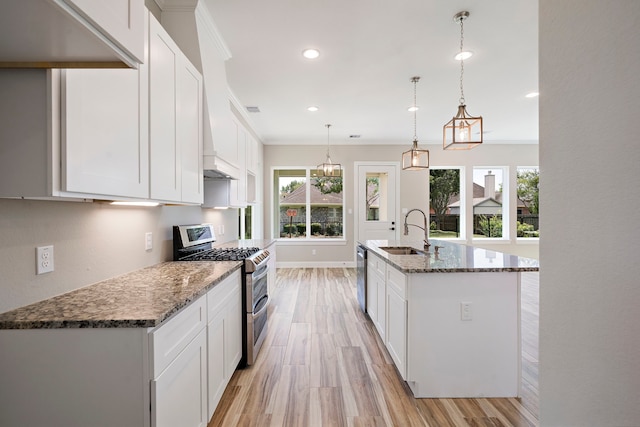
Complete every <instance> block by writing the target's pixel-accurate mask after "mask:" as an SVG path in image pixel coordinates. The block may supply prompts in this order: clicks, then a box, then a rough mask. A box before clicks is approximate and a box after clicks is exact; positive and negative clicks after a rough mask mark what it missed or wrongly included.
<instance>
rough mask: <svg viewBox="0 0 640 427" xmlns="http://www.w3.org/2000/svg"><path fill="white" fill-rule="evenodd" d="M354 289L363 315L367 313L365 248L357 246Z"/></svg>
mask: <svg viewBox="0 0 640 427" xmlns="http://www.w3.org/2000/svg"><path fill="white" fill-rule="evenodd" d="M356 269H357V281H356V289H357V294H358V304H359V305H360V309H362V311H363V312H364V313H366V312H367V248H366V247H365V246H364V245H361V244H358V246H357V247H356Z"/></svg>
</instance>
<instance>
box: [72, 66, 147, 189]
mask: <svg viewBox="0 0 640 427" xmlns="http://www.w3.org/2000/svg"><path fill="white" fill-rule="evenodd" d="M61 83H62V88H63V90H62V93H61V98H62V99H61V101H62V104H61V105H62V108H61V131H62V135H63V138H62V141H63V147H64V148H65V149H64V150H63V152H64V155H63V162H62V165H63V171H62V177H63V183H62V188H63V189H64V190H66V191H69V192H79V193H95V194H104V195H110V196H122V197H136V198H147V197H149V135H148V126H147V125H146V124H147V122H148V118H147V112H148V106H147V104H148V93H147V90H148V84H147V73H146V66H144V65H143V66H141V67H140V69H139V70H65V71H63V72H62V81H61Z"/></svg>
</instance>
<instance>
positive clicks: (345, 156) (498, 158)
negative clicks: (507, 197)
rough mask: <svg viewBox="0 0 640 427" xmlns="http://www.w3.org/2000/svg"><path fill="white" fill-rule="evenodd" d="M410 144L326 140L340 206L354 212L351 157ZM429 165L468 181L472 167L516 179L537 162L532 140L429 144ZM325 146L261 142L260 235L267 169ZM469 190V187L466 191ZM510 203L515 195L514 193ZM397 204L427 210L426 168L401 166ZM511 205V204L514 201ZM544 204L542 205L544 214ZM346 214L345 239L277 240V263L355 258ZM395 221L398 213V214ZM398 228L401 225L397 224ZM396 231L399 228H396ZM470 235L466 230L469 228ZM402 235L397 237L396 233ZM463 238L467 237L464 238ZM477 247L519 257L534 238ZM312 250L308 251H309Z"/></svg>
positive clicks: (321, 154)
mask: <svg viewBox="0 0 640 427" xmlns="http://www.w3.org/2000/svg"><path fill="white" fill-rule="evenodd" d="M408 148H409V144H407V146H403V145H393V146H390V145H351V146H347V145H335V146H334V145H331V158H332V160H333V161H334V162H336V163H340V164H342V167H343V169H344V170H345V172H344V179H345V181H344V185H345V187H344V188H345V200H346V203H345V210H346V211H347V212H348V210H349V209H351V210H352V211H353V212H355V203H356V200H355V197H354V194H353V177H354V170H353V168H354V162H356V161H385V162H387V161H400V158H401V156H402V152H403V151H406V150H407V149H408ZM427 148H428V149H429V151H430V159H431V162H430V163H431V166H432V167H438V166H459V167H465V168H467V170H469V174H468V175H469V176H468V183H467V184H468V186H472V181H471V180H472V174H471V170H472V168H473V166H491V167H494V166H506V167H508V168H509V171H510V172H511V174H512V177H513V180H514V183H515V170H516V167H517V166H537V165H538V145H537V144H517V145H507V144H499V145H498V144H485V145H484V146H481V147H478V148H475V149H473V150H470V151H455V152H453V151H444V150H442V147H441V146H440V145H437V146H436V145H433V146H432V145H429V146H428V147H427ZM325 155H326V146H293V145H265V146H264V183H265V185H264V201H265V202H264V206H265V218H264V220H265V222H264V230H265V236H266V237H270V238H272V237H273V235H272V234H271V230H272V229H273V227H272V221H273V201H272V200H270V197H271V194H272V189H271V185H272V182H273V177H272V176H271V174H272V169H273V168H274V167H276V168H277V167H283V166H315V165H317V164H319V163H322V161H324V158H325ZM469 191H471V190H469ZM514 203H515V196H514ZM400 206H401V207H402V208H405V207H406V208H409V209H411V208H420V209H423V210H425V212H426V211H428V208H429V195H428V172H426V171H421V172H415V171H403V172H401V176H400ZM514 206H515V205H514ZM544 209H545V208H544V206H543V207H542V210H543V214H542V215H544ZM354 216H355V215H353V214H348V213H347V215H346V219H345V221H346V223H345V236H346V244H344V243H343V244H338V243H336V244H334V245H329V246H327V245H324V244H323V245H321V244H313V245H311V246H310V245H306V246H301V245H299V244H291V243H289V242H287V243H279V244H278V253H277V256H278V263H279V264H280V265H286V263H290V265H295V264H304V265H340V264H345V263H346V264H349V265H350V264H352V263H354V261H355V243H356V240H357V239H355V237H354V220H355V218H354ZM398 220H399V222H400V221H402V218H399V219H398ZM400 228H401V226H400ZM410 233H411V234H410V236H409V237H410V238H413V239H414V240H422V238H421V237H420V234H421V231H420V230H419V229H414V228H411V232H410ZM400 234H401V233H400ZM469 234H470V235H471V233H469ZM401 237H402V236H401ZM468 242H471V240H469V241H468ZM474 244H476V246H481V247H487V248H489V249H492V250H497V251H502V252H507V253H511V254H516V255H520V256H526V257H532V258H537V257H538V244H537V241H536V242H534V243H532V242H529V243H525V244H520V243H517V242H516V239H515V229H514V237H513V238H512V239H511V240H508V241H501V242H483V243H477V242H476V243H474ZM313 250H315V251H316V254H315V255H313V254H312V251H313Z"/></svg>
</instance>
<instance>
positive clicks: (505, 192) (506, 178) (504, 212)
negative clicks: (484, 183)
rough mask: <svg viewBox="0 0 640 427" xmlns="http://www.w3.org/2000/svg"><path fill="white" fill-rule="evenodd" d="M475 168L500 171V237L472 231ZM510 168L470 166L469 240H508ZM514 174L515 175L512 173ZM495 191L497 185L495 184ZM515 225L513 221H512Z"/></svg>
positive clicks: (500, 241)
mask: <svg viewBox="0 0 640 427" xmlns="http://www.w3.org/2000/svg"><path fill="white" fill-rule="evenodd" d="M476 169H480V170H488V171H497V170H500V171H501V173H502V202H501V208H500V210H501V216H502V236H500V237H476V236H475V233H474V231H475V230H474V225H475V218H474V216H475V212H474V206H473V182H474V181H473V176H474V172H475V170H476ZM510 170H511V168H510V167H509V166H506V165H502V166H491V165H489V166H485V165H473V166H471V196H470V197H469V199H470V201H471V206H470V208H469V211H468V218H469V219H470V221H471V222H470V229H471V231H470V232H471V235H470V236H471V239H470V240H471V242H482V243H490V242H497V243H504V242H508V241H510V240H511V239H510V236H511V228H512V224H511V223H512V222H513V221H512V219H511V218H512V214H511V198H512V192H511V185H510V183H511V175H510ZM514 176H515V175H514ZM496 191H497V186H496ZM513 224H514V226H515V222H513Z"/></svg>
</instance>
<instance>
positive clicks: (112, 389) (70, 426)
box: [0, 270, 242, 427]
mask: <svg viewBox="0 0 640 427" xmlns="http://www.w3.org/2000/svg"><path fill="white" fill-rule="evenodd" d="M241 282H242V281H241V274H240V270H236V271H235V272H233V273H232V274H230V275H229V276H228V277H226V278H225V279H223V280H222V281H220V282H219V283H218V284H216V285H215V286H214V287H213V288H211V289H210V290H209V291H208V292H207V294H206V295H203V296H201V297H200V298H198V299H197V300H195V301H193V302H192V303H190V304H189V305H188V306H186V307H184V308H182V309H181V310H180V311H178V312H177V313H176V314H174V315H173V316H172V317H171V318H169V319H168V320H166V321H164V322H163V323H162V324H161V325H160V326H157V327H155V328H69V329H16V330H12V329H7V330H0V349H1V350H2V351H0V379H1V381H0V426H23V425H24V426H27V425H43V426H44V425H47V426H49V425H55V426H65V427H85V426H95V427H111V426H139V427H149V426H151V427H165V426H166V427H178V426H179V427H192V426H201V427H204V426H206V425H207V423H208V421H209V419H210V418H211V415H212V414H213V412H214V411H215V407H216V405H217V404H218V402H219V400H220V397H221V396H222V392H223V391H224V389H225V387H226V386H227V384H228V383H229V380H230V379H231V376H232V375H233V372H234V371H235V369H236V367H237V366H238V363H239V362H240V359H241V358H242V300H241V295H242V288H241ZM7 384H9V385H10V386H4V385H7ZM30 408H37V410H31V409H30Z"/></svg>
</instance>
